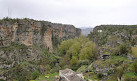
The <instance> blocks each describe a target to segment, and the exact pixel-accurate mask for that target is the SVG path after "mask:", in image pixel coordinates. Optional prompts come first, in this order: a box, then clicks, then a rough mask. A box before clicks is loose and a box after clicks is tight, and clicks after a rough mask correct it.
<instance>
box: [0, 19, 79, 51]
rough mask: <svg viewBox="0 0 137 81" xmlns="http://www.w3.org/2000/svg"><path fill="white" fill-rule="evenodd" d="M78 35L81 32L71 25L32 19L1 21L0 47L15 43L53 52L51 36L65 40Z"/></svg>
mask: <svg viewBox="0 0 137 81" xmlns="http://www.w3.org/2000/svg"><path fill="white" fill-rule="evenodd" d="M80 33H81V30H80V29H77V28H75V27H74V26H73V25H63V24H55V23H51V22H47V21H36V20H32V19H31V20H30V19H26V20H25V19H18V20H16V21H15V20H12V19H10V20H5V21H4V20H3V21H2V20H1V22H0V40H1V41H0V46H1V47H5V46H10V44H11V42H15V43H18V44H23V45H26V46H32V45H39V46H44V47H46V48H47V49H49V51H50V52H53V45H52V42H53V40H52V38H53V36H54V37H55V36H57V37H59V38H60V39H65V38H69V37H75V36H79V35H80Z"/></svg>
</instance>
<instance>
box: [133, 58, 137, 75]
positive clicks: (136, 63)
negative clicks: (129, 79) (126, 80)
mask: <svg viewBox="0 0 137 81" xmlns="http://www.w3.org/2000/svg"><path fill="white" fill-rule="evenodd" d="M133 68H134V72H135V74H137V60H135V61H134V63H133Z"/></svg>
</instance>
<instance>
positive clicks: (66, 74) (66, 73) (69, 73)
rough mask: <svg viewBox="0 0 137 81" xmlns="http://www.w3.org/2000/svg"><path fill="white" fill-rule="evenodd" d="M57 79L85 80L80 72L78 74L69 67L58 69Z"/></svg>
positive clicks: (67, 80) (66, 80) (61, 80)
mask: <svg viewBox="0 0 137 81" xmlns="http://www.w3.org/2000/svg"><path fill="white" fill-rule="evenodd" d="M59 76H60V80H59V81H85V80H84V77H83V75H82V74H78V73H76V72H74V71H73V70H71V69H65V70H60V71H59Z"/></svg>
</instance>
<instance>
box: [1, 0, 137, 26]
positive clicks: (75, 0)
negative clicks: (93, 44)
mask: <svg viewBox="0 0 137 81" xmlns="http://www.w3.org/2000/svg"><path fill="white" fill-rule="evenodd" d="M8 8H9V12H10V17H12V18H25V17H27V18H33V19H37V20H46V21H51V22H54V23H64V24H73V25H75V26H76V27H85V26H91V27H94V26H96V25H101V24H137V0H0V18H3V17H6V16H8Z"/></svg>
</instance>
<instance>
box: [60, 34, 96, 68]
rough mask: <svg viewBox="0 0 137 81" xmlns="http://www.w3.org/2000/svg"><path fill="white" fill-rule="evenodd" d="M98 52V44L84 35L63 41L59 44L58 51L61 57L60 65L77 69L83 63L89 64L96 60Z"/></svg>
mask: <svg viewBox="0 0 137 81" xmlns="http://www.w3.org/2000/svg"><path fill="white" fill-rule="evenodd" d="M97 52H98V50H97V46H96V44H95V43H93V42H92V41H89V39H88V38H86V37H84V36H81V37H79V38H78V37H76V38H75V39H69V40H66V41H63V42H62V43H61V45H59V46H58V53H59V56H60V57H61V60H60V66H61V67H64V68H66V67H69V68H72V69H75V70H76V69H77V68H79V67H80V66H81V65H87V64H89V63H91V62H92V61H93V60H95V59H96V58H97V55H98V53H97Z"/></svg>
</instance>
